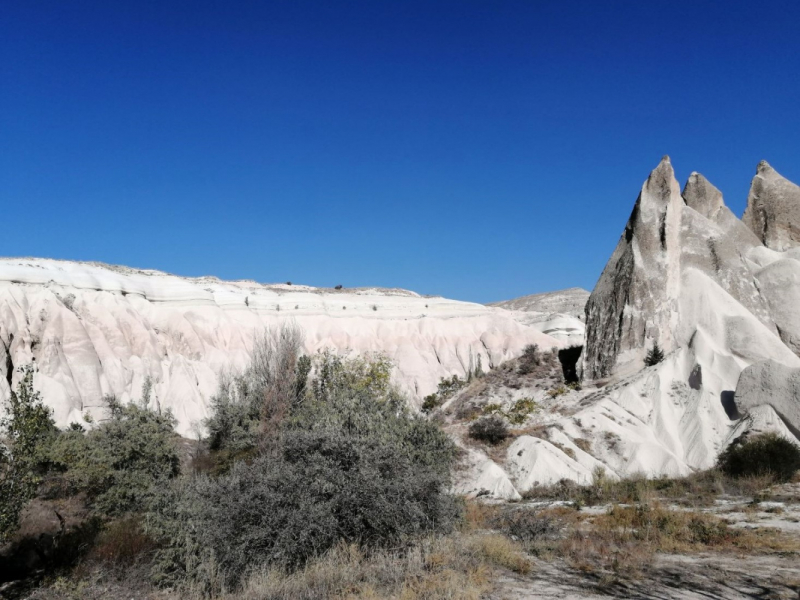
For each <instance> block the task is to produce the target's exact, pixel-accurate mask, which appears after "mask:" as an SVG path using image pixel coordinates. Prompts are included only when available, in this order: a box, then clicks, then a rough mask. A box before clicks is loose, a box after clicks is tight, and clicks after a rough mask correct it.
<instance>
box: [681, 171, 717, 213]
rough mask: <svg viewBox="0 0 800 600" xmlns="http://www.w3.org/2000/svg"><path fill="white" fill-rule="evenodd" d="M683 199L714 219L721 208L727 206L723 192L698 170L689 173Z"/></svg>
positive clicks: (691, 206) (690, 206) (693, 207)
mask: <svg viewBox="0 0 800 600" xmlns="http://www.w3.org/2000/svg"><path fill="white" fill-rule="evenodd" d="M683 199H684V200H685V201H686V205H687V206H688V207H689V208H692V209H694V210H696V211H697V212H699V213H700V214H701V215H703V216H704V217H706V218H707V219H712V220H713V219H714V218H715V217H716V216H717V213H718V212H719V210H720V209H721V208H722V207H723V206H725V202H724V201H723V200H722V192H720V191H719V190H718V189H717V188H716V187H714V186H713V185H711V183H710V182H709V181H708V179H706V178H705V177H703V176H702V175H701V174H700V173H697V172H696V171H695V172H694V173H692V174H691V175H689V179H688V180H687V181H686V185H685V186H684V187H683Z"/></svg>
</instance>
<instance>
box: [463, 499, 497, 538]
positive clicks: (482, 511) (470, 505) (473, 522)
mask: <svg viewBox="0 0 800 600" xmlns="http://www.w3.org/2000/svg"><path fill="white" fill-rule="evenodd" d="M499 514H500V508H499V507H498V506H497V505H496V504H486V503H483V502H477V501H475V500H470V501H467V502H465V503H464V516H463V518H464V527H463V529H464V530H465V531H476V530H478V529H486V528H488V527H489V526H490V525H491V524H492V523H494V522H495V521H496V520H497V519H498V515H499Z"/></svg>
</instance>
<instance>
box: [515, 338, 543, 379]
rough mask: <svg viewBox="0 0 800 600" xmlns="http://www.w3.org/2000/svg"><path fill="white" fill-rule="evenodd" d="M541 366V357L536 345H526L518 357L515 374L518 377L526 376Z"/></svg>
mask: <svg viewBox="0 0 800 600" xmlns="http://www.w3.org/2000/svg"><path fill="white" fill-rule="evenodd" d="M540 364H542V356H541V353H540V352H539V346H538V344H528V345H527V346H525V348H523V350H522V356H520V357H519V369H518V370H517V372H518V373H519V374H520V375H528V374H529V373H533V371H534V370H535V369H536V367H538V366H539V365H540Z"/></svg>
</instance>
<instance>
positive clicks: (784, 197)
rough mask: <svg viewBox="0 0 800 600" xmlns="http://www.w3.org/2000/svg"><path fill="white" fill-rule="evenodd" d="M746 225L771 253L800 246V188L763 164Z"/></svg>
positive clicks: (753, 186) (752, 188) (754, 184)
mask: <svg viewBox="0 0 800 600" xmlns="http://www.w3.org/2000/svg"><path fill="white" fill-rule="evenodd" d="M742 222H743V223H744V224H745V225H747V226H748V227H749V228H750V229H751V230H752V231H753V233H755V234H756V236H758V238H759V239H760V240H761V241H762V242H763V243H764V245H765V246H766V247H767V248H769V249H771V250H777V251H778V252H783V251H785V250H788V249H790V248H794V247H796V246H800V187H798V186H796V185H795V184H793V183H792V182H791V181H789V180H788V179H785V178H784V177H782V176H781V175H780V174H779V173H778V172H777V171H776V170H775V169H773V168H772V167H771V166H769V164H768V163H767V161H761V162H760V163H759V165H758V170H757V172H756V176H755V177H753V182H752V184H751V185H750V195H749V196H748V197H747V209H746V210H745V211H744V216H743V217H742Z"/></svg>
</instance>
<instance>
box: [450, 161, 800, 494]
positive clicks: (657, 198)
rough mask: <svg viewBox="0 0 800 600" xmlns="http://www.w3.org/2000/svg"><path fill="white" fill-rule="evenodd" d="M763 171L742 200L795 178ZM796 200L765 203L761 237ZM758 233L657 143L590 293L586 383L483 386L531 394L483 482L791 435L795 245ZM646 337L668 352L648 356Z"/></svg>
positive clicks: (518, 483) (570, 475) (685, 457)
mask: <svg viewBox="0 0 800 600" xmlns="http://www.w3.org/2000/svg"><path fill="white" fill-rule="evenodd" d="M759 173H760V175H759V176H758V177H757V179H758V181H756V182H754V191H752V192H751V206H753V202H752V198H754V197H755V198H761V199H764V198H771V199H774V198H776V197H778V196H779V194H778V193H777V192H776V191H775V189H778V190H779V191H780V190H784V191H785V190H791V189H792V184H789V183H788V182H786V181H785V180H780V181H779V180H778V177H779V176H776V175H775V176H773V175H772V174H770V173H768V172H767V171H766V167H765V166H764V164H762V165H761V166H760V167H759ZM773 173H774V172H773ZM765 181H766V183H765ZM776 182H777V183H776ZM768 184H769V185H768ZM782 197H783V198H786V197H788V196H787V195H786V194H784V195H783V196H782ZM793 206H794V205H791V204H786V203H784V204H780V203H777V202H773V203H772V208H773V209H774V210H773V211H772V212H770V213H769V219H770V220H768V221H767V226H766V230H767V233H768V235H767V238H769V232H770V231H773V232H774V231H775V230H776V229H777V227H775V226H774V224H775V223H783V224H786V223H789V224H791V223H793V222H795V221H793V218H794V217H792V216H791V214H792V213H791V210H793V208H792V207H793ZM784 209H786V211H787V212H788V214H786V213H784V212H783V210H784ZM791 231H793V230H792V229H791V227H789V226H785V227H783V229H781V232H782V234H786V235H787V236H788V235H789V233H791ZM784 239H788V238H786V237H785V238H784ZM767 241H768V244H767V245H766V246H765V245H764V244H763V243H762V241H761V239H759V237H758V236H757V235H756V234H754V233H753V231H751V230H750V228H748V226H747V225H745V224H744V223H743V222H742V221H740V220H739V219H737V218H736V216H735V215H734V214H733V213H732V212H731V211H730V210H729V209H728V208H727V207H726V206H725V204H724V201H723V198H722V194H721V193H720V191H719V190H718V189H717V188H715V187H714V186H713V185H712V184H711V183H709V182H708V181H707V180H706V179H705V178H704V177H703V176H702V175H700V174H699V173H692V175H691V176H690V177H689V180H688V181H687V183H686V186H685V187H684V189H683V193H682V194H681V193H680V192H679V187H678V182H677V181H676V180H675V177H674V173H673V170H672V165H671V164H670V161H669V159H668V158H666V157H665V158H664V159H663V160H662V161H661V163H660V164H659V165H658V167H657V168H656V169H655V170H654V171H653V172H652V173H651V175H650V177H649V178H648V179H647V181H646V182H645V184H644V186H643V188H642V190H641V193H640V194H639V197H638V199H637V201H636V205H635V207H634V209H633V213H632V214H631V217H630V219H629V221H628V224H627V226H626V227H625V230H624V233H623V235H622V237H621V239H620V240H619V243H618V244H617V247H616V249H615V251H614V253H613V255H612V256H611V259H610V260H609V262H608V264H607V266H606V268H605V269H604V271H603V273H602V275H601V276H600V279H599V281H598V283H597V286H596V287H595V289H594V291H593V292H592V294H591V296H590V298H589V301H588V303H587V306H586V346H585V348H584V353H583V375H584V381H583V389H582V390H575V391H568V392H566V393H565V394H564V395H563V396H562V395H559V394H561V393H562V392H563V390H562V391H558V390H556V392H557V393H556V395H555V398H556V399H555V400H553V399H552V398H551V397H550V395H549V393H548V392H544V391H541V390H539V389H538V388H537V387H535V386H534V387H529V388H527V389H525V388H521V386H520V385H511V384H509V385H508V389H493V390H492V392H491V395H490V396H489V397H487V398H486V403H487V404H486V406H487V407H490V406H491V407H496V406H498V405H500V406H501V407H502V408H503V410H509V407H511V406H513V405H514V402H515V401H517V400H519V399H524V398H532V399H533V400H534V401H535V402H536V403H537V406H539V407H540V410H538V411H537V412H536V414H534V415H532V416H531V417H530V418H528V420H527V421H526V422H525V424H524V428H525V429H526V430H527V431H535V432H537V433H536V434H535V435H536V437H530V436H525V435H523V436H520V437H518V438H517V440H516V441H515V443H514V444H512V445H511V446H510V447H509V449H508V454H507V456H506V457H505V460H504V461H500V462H497V463H496V466H498V467H500V471H498V470H497V469H494V470H492V471H491V472H490V471H488V470H487V471H485V472H484V474H483V475H484V479H483V485H484V488H485V489H486V491H487V493H489V494H496V495H502V494H503V493H506V492H503V490H506V489H507V487H508V485H507V483H508V482H507V481H506V478H507V479H508V480H509V481H510V482H511V483H512V484H513V486H514V489H515V490H516V491H517V492H525V491H526V490H528V489H530V488H531V487H533V486H535V485H543V484H548V483H553V482H555V481H557V480H559V479H561V478H566V479H571V480H573V481H576V482H579V483H586V482H588V481H590V480H591V475H592V473H594V471H595V469H596V468H597V467H598V466H601V467H602V468H603V469H604V470H605V472H606V474H607V475H608V476H610V477H612V478H616V477H623V476H629V475H632V474H635V473H644V474H646V475H649V476H657V475H666V476H678V475H687V474H689V473H691V472H693V471H696V470H697V469H706V468H709V467H711V466H713V465H714V464H715V462H716V459H717V456H718V455H719V453H720V451H722V450H723V449H724V448H725V447H727V446H728V445H729V444H730V443H732V442H733V441H734V440H736V439H738V438H739V437H740V436H742V435H743V434H746V433H749V432H763V431H773V432H776V433H778V434H779V435H782V436H784V437H786V438H787V439H790V440H794V441H795V442H797V443H800V441H798V437H797V436H798V435H800V358H799V357H800V247H792V248H789V249H788V250H784V251H776V250H775V249H773V248H771V247H768V246H769V245H770V243H772V242H771V241H770V240H769V239H767ZM773 245H774V244H773ZM655 342H658V343H659V344H660V345H661V346H662V347H663V348H664V349H665V350H666V351H667V354H666V356H665V358H664V360H662V361H661V362H660V363H658V364H656V365H653V366H649V367H645V365H644V357H645V354H646V352H647V350H648V349H649V348H652V346H653V344H654V343H655ZM600 378H602V379H600ZM606 378H607V379H606ZM598 379H599V380H598ZM593 380H597V381H593ZM552 391H553V390H550V392H552ZM469 393H470V392H469V391H467V392H465V394H469ZM456 401H457V400H454V402H456ZM553 402H556V403H560V404H559V405H556V406H554V405H553V404H552V403H553ZM492 410H494V409H492ZM578 442H580V443H578ZM587 450H588V452H587ZM493 457H494V455H493ZM495 458H496V457H495ZM490 484H491V485H490ZM505 497H510V496H505Z"/></svg>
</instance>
